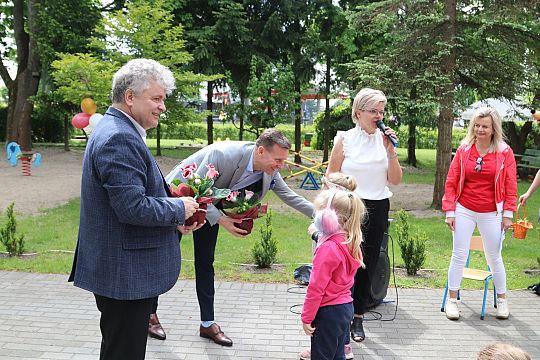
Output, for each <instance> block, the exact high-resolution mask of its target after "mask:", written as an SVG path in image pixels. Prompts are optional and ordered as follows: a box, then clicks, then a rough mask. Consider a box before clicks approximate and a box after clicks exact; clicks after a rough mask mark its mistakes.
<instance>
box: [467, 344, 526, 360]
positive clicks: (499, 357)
mask: <svg viewBox="0 0 540 360" xmlns="http://www.w3.org/2000/svg"><path fill="white" fill-rule="evenodd" d="M477 360H531V356H530V355H529V354H527V353H526V352H525V351H523V350H521V349H520V348H518V347H516V346H514V345H510V344H505V343H495V344H491V345H488V346H486V347H485V348H483V349H482V351H480V353H479V354H478V357H477Z"/></svg>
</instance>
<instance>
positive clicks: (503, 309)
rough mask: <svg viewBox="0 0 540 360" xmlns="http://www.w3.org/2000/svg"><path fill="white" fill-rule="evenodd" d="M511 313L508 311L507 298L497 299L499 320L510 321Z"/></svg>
mask: <svg viewBox="0 0 540 360" xmlns="http://www.w3.org/2000/svg"><path fill="white" fill-rule="evenodd" d="M508 315H510V311H509V310H508V300H506V298H497V315H495V316H496V317H497V319H508Z"/></svg>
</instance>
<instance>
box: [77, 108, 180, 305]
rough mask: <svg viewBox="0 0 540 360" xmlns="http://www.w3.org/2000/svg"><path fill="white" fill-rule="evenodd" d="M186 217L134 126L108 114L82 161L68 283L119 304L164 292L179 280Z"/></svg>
mask: <svg viewBox="0 0 540 360" xmlns="http://www.w3.org/2000/svg"><path fill="white" fill-rule="evenodd" d="M184 217H185V216H184V205H183V203H182V201H181V200H180V199H176V198H170V197H168V196H167V190H166V188H165V183H164V180H163V176H162V175H161V172H160V170H159V168H158V166H157V163H156V161H155V159H154V157H153V156H152V154H151V153H150V151H149V150H148V147H147V146H146V144H145V143H144V141H143V139H142V138H141V136H140V135H139V133H138V132H137V129H136V128H135V126H134V125H133V124H132V123H131V121H130V120H129V119H128V118H127V117H126V116H125V115H124V114H123V113H122V112H120V111H118V110H117V109H115V108H112V107H111V108H109V110H107V113H106V114H105V116H104V117H103V119H102V120H101V121H100V123H99V124H98V126H97V127H96V129H95V130H94V132H93V133H92V136H91V137H90V141H89V142H88V145H87V147H86V151H85V153H84V160H83V173H82V186H81V215H80V225H79V237H78V241H77V249H76V251H75V259H74V261H73V269H72V272H71V275H70V280H74V284H75V286H78V287H80V288H83V289H86V290H89V291H91V292H93V293H95V294H98V295H101V296H106V297H110V298H113V299H118V300H134V299H145V298H150V297H154V296H157V295H159V294H162V293H164V292H166V291H167V290H169V289H170V288H172V287H173V285H174V284H175V283H176V281H177V279H178V275H179V274H180V247H179V242H178V233H177V231H176V225H177V224H183V222H184Z"/></svg>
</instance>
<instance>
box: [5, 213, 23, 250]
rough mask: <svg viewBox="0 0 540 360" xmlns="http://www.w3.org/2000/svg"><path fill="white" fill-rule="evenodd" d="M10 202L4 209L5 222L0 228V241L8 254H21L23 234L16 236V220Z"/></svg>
mask: <svg viewBox="0 0 540 360" xmlns="http://www.w3.org/2000/svg"><path fill="white" fill-rule="evenodd" d="M14 206H15V203H11V204H10V205H9V206H8V208H7V210H6V217H7V223H6V226H4V228H2V229H0V241H2V244H4V246H5V247H6V251H7V252H8V254H9V256H16V255H21V254H22V253H23V252H24V235H20V236H17V220H16V219H15V213H14V212H13V207H14Z"/></svg>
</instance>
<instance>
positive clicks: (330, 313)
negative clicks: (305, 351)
mask: <svg viewBox="0 0 540 360" xmlns="http://www.w3.org/2000/svg"><path fill="white" fill-rule="evenodd" d="M328 187H329V189H328V190H323V191H322V192H321V193H320V194H319V195H318V196H317V198H316V199H315V201H314V205H315V209H316V212H315V221H314V226H315V228H316V230H317V231H318V232H319V236H318V242H317V248H316V250H315V256H314V258H313V269H312V272H311V277H310V281H309V286H308V289H307V293H306V297H305V300H304V306H303V309H302V316H301V319H302V323H303V328H304V332H305V333H306V334H307V335H310V336H311V351H310V353H311V354H310V355H311V359H312V360H319V359H345V351H344V346H345V344H346V343H348V339H349V338H348V333H349V324H350V321H351V319H352V317H353V311H354V310H353V305H352V297H351V290H350V289H351V287H352V286H353V283H354V275H355V273H356V270H357V269H358V268H359V267H360V266H362V265H363V263H362V251H361V249H360V244H361V242H362V230H361V224H362V220H363V216H364V212H365V208H364V204H363V203H362V200H361V199H360V198H359V197H358V195H356V193H354V192H352V191H349V190H345V189H344V188H338V187H330V186H328Z"/></svg>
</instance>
